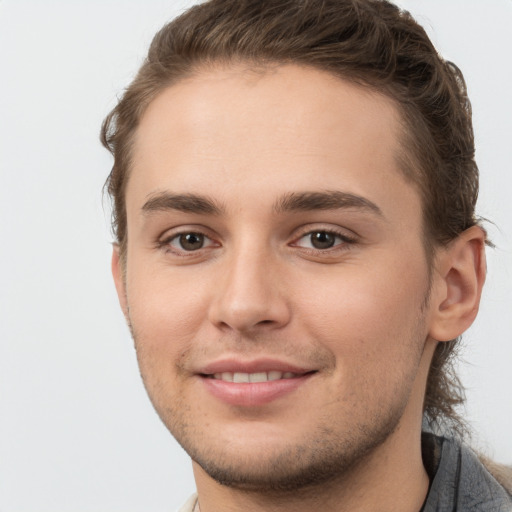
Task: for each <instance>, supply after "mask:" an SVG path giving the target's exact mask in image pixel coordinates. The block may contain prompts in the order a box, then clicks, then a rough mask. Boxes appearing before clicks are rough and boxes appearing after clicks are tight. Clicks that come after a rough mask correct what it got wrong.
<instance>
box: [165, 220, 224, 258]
mask: <svg viewBox="0 0 512 512" xmlns="http://www.w3.org/2000/svg"><path fill="white" fill-rule="evenodd" d="M192 233H195V234H198V235H202V236H203V237H204V238H205V240H208V241H209V242H210V243H208V245H207V246H203V247H201V248H200V249H197V250H195V251H187V250H185V249H180V248H179V247H174V246H172V245H171V242H172V241H173V240H175V239H177V238H179V237H180V236H181V235H186V234H192ZM220 245H221V244H220V243H219V242H217V241H216V239H215V237H214V236H213V235H212V233H211V230H209V229H207V228H205V227H204V226H198V225H194V224H190V225H185V226H178V227H176V228H171V229H167V230H165V231H164V233H163V234H162V235H160V236H159V237H158V239H157V242H156V246H157V248H159V249H164V250H167V252H170V253H173V254H174V255H177V256H182V257H191V256H194V255H197V254H199V253H201V252H202V251H203V250H204V249H210V248H212V247H220Z"/></svg>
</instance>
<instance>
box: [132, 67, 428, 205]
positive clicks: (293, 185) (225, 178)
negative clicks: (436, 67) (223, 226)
mask: <svg viewBox="0 0 512 512" xmlns="http://www.w3.org/2000/svg"><path fill="white" fill-rule="evenodd" d="M400 126H401V123H400V116H399V113H398V110H397V108H396V106H395V104H394V102H393V101H392V100H391V99H389V98H387V97H385V96H384V95H381V94H378V93H376V92H374V91H372V90H370V89H368V88H364V87H362V86H357V85H354V84H351V83H349V82H347V81H344V80H341V79H340V78H338V77H335V76H333V75H331V74H329V73H326V72H322V71H319V70H316V69H313V68H309V67H299V66H296V65H286V66H277V67H271V68H268V69H265V70H261V69H259V70H257V71H254V70H251V69H248V68H247V67H243V66H231V67H224V68H223V67H219V68H213V69H208V70H200V71H198V72H197V73H196V74H195V75H193V76H192V77H191V78H187V79H184V80H182V81H180V82H178V83H177V84H175V85H173V86H171V87H169V88H167V89H166V90H164V91H163V92H162V93H161V94H160V95H159V96H157V97H156V98H155V99H154V100H153V101H152V102H151V103H150V105H149V106H148V108H147V110H146V112H145V114H144V115H143V117H142V119H141V122H140V125H139V127H138V129H137V132H136V136H135V140H134V147H133V164H132V175H131V176H130V179H129V183H128V187H127V199H128V200H129V199H130V198H131V199H132V201H135V202H136V203H137V204H139V205H140V204H142V203H143V202H144V201H145V200H146V199H147V197H148V195H150V194H152V193H155V192H158V191H161V190H167V189H168V190H172V191H173V192H194V193H196V192H197V193H212V192H215V193H216V194H217V195H218V196H221V197H219V198H218V199H219V200H220V201H221V202H224V201H228V202H229V201H232V200H233V198H235V197H239V196H240V192H241V191H243V192H244V193H245V194H246V193H247V191H251V192H252V194H251V197H252V198H256V199H259V200H260V202H262V201H264V200H265V198H266V197H267V196H268V200H269V204H270V201H271V198H270V194H269V187H271V189H272V191H275V193H276V194H278V193H281V194H282V193H287V192H290V191H292V192H293V190H313V189H315V190H319V189H324V190H325V189H329V190H336V189H343V190H345V191H348V192H350V193H354V194H358V195H362V196H365V197H367V196H372V195H376V196H378V195H382V192H383V187H384V186H386V187H385V188H386V189H389V186H390V184H391V185H392V184H393V183H395V182H396V185H397V186H400V187H407V188H410V187H409V184H407V183H405V181H404V178H403V176H402V173H401V171H400V170H399V166H398V163H397V161H398V160H397V158H396V156H397V154H398V153H399V151H400V144H399V140H400V137H399V135H400ZM409 192H411V193H412V190H411V191H409ZM370 199H371V197H370ZM388 200H391V201H392V200H393V199H392V198H388ZM414 201H415V202H419V197H418V196H417V195H416V194H414ZM244 205H247V203H244Z"/></svg>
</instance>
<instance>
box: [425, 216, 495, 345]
mask: <svg viewBox="0 0 512 512" xmlns="http://www.w3.org/2000/svg"><path fill="white" fill-rule="evenodd" d="M436 273H437V275H436V276H435V277H434V280H435V281H436V283H435V288H436V292H435V293H434V294H433V295H434V296H433V297H432V299H433V300H434V301H435V302H434V304H432V306H433V308H432V310H431V311H432V314H433V317H432V322H431V329H430V336H431V337H432V338H433V339H435V340H438V341H449V340H452V339H455V338H456V337H457V336H460V335H461V334H462V333H463V332H464V331H465V330H466V329H468V327H469V326H470V325H471V324H472V323H473V321H474V319H475V317H476V315H477V313H478V308H479V304H480V297H481V294H482V287H483V284H484V281H485V274H486V265H485V232H484V230H483V229H482V228H480V227H479V226H473V227H471V228H469V229H467V230H466V231H464V232H463V233H461V235H459V237H458V238H457V239H455V240H454V241H453V242H452V243H451V244H450V245H449V246H448V247H447V248H446V249H443V250H442V252H441V254H440V255H439V260H438V261H437V264H436Z"/></svg>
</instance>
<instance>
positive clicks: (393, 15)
mask: <svg viewBox="0 0 512 512" xmlns="http://www.w3.org/2000/svg"><path fill="white" fill-rule="evenodd" d="M234 62H245V63H247V64H249V65H251V64H254V65H258V66H261V65H263V66H265V65H266V64H268V65H274V64H286V63H295V64H299V65H305V66H310V67H314V68H317V69H320V70H324V71H327V72H329V73H331V74H333V75H335V76H338V77H341V78H343V79H345V80H349V81H351V82H354V83H357V84H361V85H363V86H366V87H369V88H371V89H373V90H375V91H378V92H380V93H382V94H385V95H387V96H388V97H390V98H392V99H393V100H394V101H395V103H396V105H397V106H398V109H399V111H400V113H401V116H402V122H403V126H402V132H403V133H402V140H401V145H402V151H401V154H400V155H399V160H400V164H401V165H400V166H401V168H402V171H403V172H404V174H405V176H406V177H407V178H408V179H409V180H410V181H411V182H412V183H413V184H415V185H416V186H417V188H418V190H419V192H420V195H421V198H422V207H423V215H424V231H425V233H424V240H425V248H426V252H427V257H428V259H429V261H431V256H432V254H433V251H434V249H435V247H437V246H440V245H441V246H442V245H446V244H447V243H449V242H450V241H451V240H453V239H454V238H456V237H457V236H458V235H459V234H460V233H462V232H463V231H464V230H466V229H467V228H469V227H471V226H473V225H475V224H476V223H477V220H476V218H475V203H476V199H477V195H478V168H477V165H476V163H475V160H474V139H473V128H472V123H471V106H470V103H469V100H468V98H467V94H466V86H465V83H464V79H463V76H462V74H461V72H460V71H459V69H458V68H457V67H456V66H455V65H454V64H452V63H450V62H447V61H445V60H443V59H442V58H441V57H440V56H439V55H438V53H437V51H436V50H435V48H434V46H433V45H432V43H431V41H430V40H429V38H428V36H427V35H426V33H425V31H424V30H423V28H422V27H421V26H420V25H418V24H417V23H416V21H415V20H414V19H413V18H412V16H411V15H410V14H409V13H408V12H406V11H403V10H401V9H399V8H398V7H396V6H395V5H393V4H392V3H390V2H388V1H386V0H210V1H207V2H205V3H202V4H200V5H196V6H194V7H192V8H191V9H189V10H188V11H186V12H185V13H184V14H182V15H181V16H179V17H178V18H176V19H174V20H173V21H171V22H170V23H168V24H167V25H165V26H164V27H163V28H162V29H161V30H160V31H159V32H158V33H157V34H156V36H155V37H154V39H153V42H152V43H151V46H150V49H149V53H148V56H147V58H146V60H145V61H144V63H143V64H142V66H141V68H140V70H139V72H138V74H137V76H136V78H135V79H134V80H133V82H132V83H131V84H130V86H129V87H128V88H127V89H126V91H125V93H124V95H123V97H122V99H121V100H120V101H119V103H118V105H117V106H116V107H115V108H114V109H113V110H112V112H110V114H109V115H108V116H107V117H106V119H105V121H104V122H103V126H102V129H101V140H102V142H103V144H104V145H105V147H106V148H107V149H109V151H110V152H111V153H112V154H113V156H114V165H113V168H112V171H111V173H110V175H109V177H108V179H107V183H106V187H107V190H108V193H109V195H110V196H111V198H112V201H113V218H112V225H113V231H114V234H115V237H116V240H117V242H118V243H119V245H120V248H121V253H122V255H124V254H125V250H126V243H127V229H126V210H125V189H126V184H127V181H128V177H129V170H130V157H131V154H130V151H131V147H132V141H133V136H134V133H135V131H136V129H137V126H138V123H139V121H140V119H141V116H142V115H143V113H144V112H145V110H146V108H147V106H148V104H149V103H150V102H151V101H152V100H153V99H154V98H155V96H156V95H157V94H158V93H159V92H161V91H162V90H163V89H165V88H167V87H169V86H170V85H172V84H173V83H176V82H177V81H179V80H181V79H183V78H185V77H188V76H191V75H192V74H193V73H195V72H197V71H198V70H201V69H204V68H205V67H208V66H211V65H216V64H228V65H229V64H230V63H234ZM456 343H457V340H453V341H451V342H448V343H440V344H439V345H438V347H437V349H436V352H435V354H434V358H433V361H432V364H431V369H430V374H429V377H428V381H427V390H426V396H425V412H426V418H427V419H428V420H429V421H430V422H431V423H435V422H437V420H439V419H448V420H453V421H454V422H455V423H454V424H455V426H457V425H459V426H460V425H461V424H460V422H459V423H457V415H456V411H455V406H457V405H458V404H460V403H462V402H463V395H462V388H461V386H460V383H459V381H458V379H457V378H456V376H455V374H454V373H453V371H451V370H452V367H451V365H450V364H449V362H450V357H451V355H452V354H453V349H454V347H455V345H456Z"/></svg>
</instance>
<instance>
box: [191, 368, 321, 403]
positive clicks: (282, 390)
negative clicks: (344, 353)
mask: <svg viewBox="0 0 512 512" xmlns="http://www.w3.org/2000/svg"><path fill="white" fill-rule="evenodd" d="M317 373H318V370H310V369H303V368H299V367H296V366H293V365H289V364H286V363H282V362H279V361H253V362H249V363H241V362H234V361H221V362H217V363H213V364H211V365H209V366H207V367H206V368H203V369H202V371H201V372H199V373H198V374H197V376H198V377H199V378H200V380H201V382H202V383H203V385H204V387H205V388H206V390H207V392H208V393H209V394H210V395H211V396H213V397H214V398H216V399H217V400H219V401H220V402H222V403H224V404H227V405H233V406H241V407H255V406H262V405H266V404H269V403H270V402H274V401H276V400H278V399H286V398H287V397H292V396H294V395H295V394H296V393H297V392H299V391H300V390H301V389H303V388H304V387H305V386H306V384H307V382H308V381H309V380H310V379H311V377H313V376H314V375H315V374H317Z"/></svg>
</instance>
